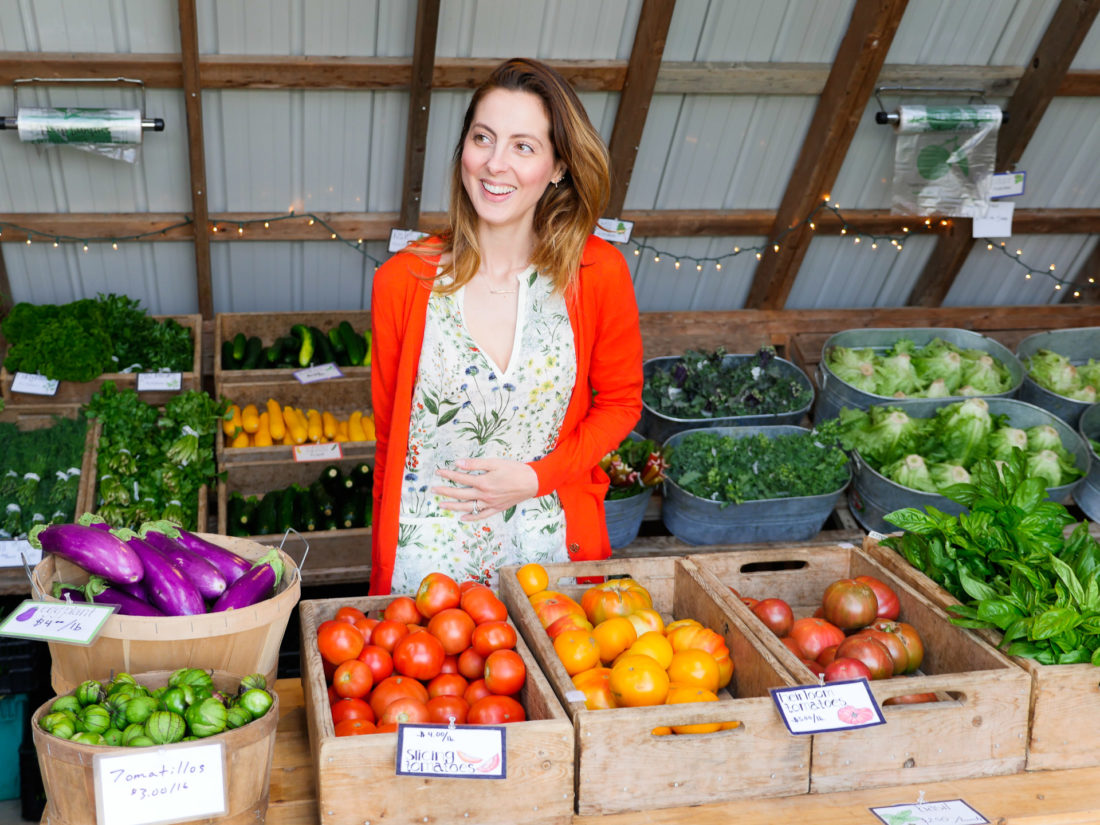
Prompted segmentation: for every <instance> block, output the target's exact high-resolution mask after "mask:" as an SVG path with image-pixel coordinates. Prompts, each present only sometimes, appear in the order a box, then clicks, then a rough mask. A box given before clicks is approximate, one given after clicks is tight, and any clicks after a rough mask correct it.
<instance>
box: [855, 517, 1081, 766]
mask: <svg viewBox="0 0 1100 825" xmlns="http://www.w3.org/2000/svg"><path fill="white" fill-rule="evenodd" d="M863 553H865V554H866V555H867V556H869V557H870V558H871V559H873V560H874V561H876V562H877V563H879V564H881V565H882V566H883V567H884V568H886V569H888V570H890V572H891V573H893V574H894V575H896V576H897V577H898V578H899V579H902V580H903V581H905V582H906V583H907V584H909V585H910V586H912V587H913V588H914V589H915V590H917V591H919V592H920V593H921V594H922V595H923V596H924V597H925V598H927V599H928V600H929V601H931V602H932V603H933V604H936V605H938V606H940V607H942V608H944V609H947V610H950V608H951V607H952V606H953V605H957V604H959V600H958V599H956V598H955V597H954V596H952V595H951V594H950V593H948V592H947V591H946V590H944V589H943V588H942V587H940V586H939V585H938V584H936V583H935V582H934V581H932V580H931V579H930V578H928V577H927V576H926V575H924V574H923V573H922V572H920V571H919V570H917V569H916V568H915V567H912V566H911V565H910V564H909V562H908V561H906V560H905V558H904V557H903V556H901V555H899V554H898V553H896V552H894V551H893V550H892V549H890V548H889V547H883V546H882V545H880V544H879V543H878V541H876V540H875V539H874V538H871V537H867V538H866V539H864V542H863ZM970 632H971V633H974V634H975V635H977V636H979V637H980V638H982V639H983V640H985V641H986V642H988V643H989V644H991V645H994V646H998V645H1000V643H1001V640H1002V638H1003V637H1002V634H1001V633H1000V631H997V630H972V631H970ZM1009 658H1010V659H1011V660H1012V661H1013V662H1015V663H1016V664H1017V665H1019V667H1020V668H1022V669H1023V670H1024V671H1025V672H1026V673H1027V674H1028V677H1029V678H1030V680H1031V707H1030V720H1029V725H1028V748H1027V769H1028V770H1029V771H1039V770H1061V769H1064V768H1085V767H1092V766H1094V765H1100V749H1098V748H1097V747H1096V742H1097V737H1100V690H1097V683H1098V682H1100V668H1097V667H1096V666H1094V665H1091V664H1088V663H1084V664H1077V665H1043V664H1039V663H1038V662H1036V661H1035V660H1034V659H1025V658H1023V657H1021V656H1011V657H1009Z"/></svg>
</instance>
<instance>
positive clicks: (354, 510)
mask: <svg viewBox="0 0 1100 825" xmlns="http://www.w3.org/2000/svg"><path fill="white" fill-rule="evenodd" d="M362 509H363V507H362V502H361V501H360V500H359V499H358V498H357V497H356V496H348V497H347V498H346V499H344V500H343V501H342V502H341V503H340V506H339V508H337V510H336V522H337V524H338V525H339V527H340V529H341V530H350V529H351V528H353V527H360V526H361V525H362V521H363V514H362Z"/></svg>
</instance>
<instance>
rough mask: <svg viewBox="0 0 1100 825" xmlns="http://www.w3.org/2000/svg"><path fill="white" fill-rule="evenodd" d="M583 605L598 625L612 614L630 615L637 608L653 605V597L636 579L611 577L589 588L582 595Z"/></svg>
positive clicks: (589, 618)
mask: <svg viewBox="0 0 1100 825" xmlns="http://www.w3.org/2000/svg"><path fill="white" fill-rule="evenodd" d="M581 607H582V608H583V609H584V614H585V615H586V616H587V617H588V620H589V621H590V622H592V624H594V625H597V624H599V623H600V622H602V621H604V620H605V619H610V618H611V617H612V616H629V615H630V614H631V613H633V612H634V611H635V610H641V609H642V608H650V607H653V599H652V598H651V597H650V595H649V591H648V590H646V589H645V588H644V587H642V585H640V584H638V582H636V581H634V579H611V580H610V581H606V582H602V583H600V584H595V585H592V587H590V588H588V589H587V590H586V591H585V592H584V595H583V596H581Z"/></svg>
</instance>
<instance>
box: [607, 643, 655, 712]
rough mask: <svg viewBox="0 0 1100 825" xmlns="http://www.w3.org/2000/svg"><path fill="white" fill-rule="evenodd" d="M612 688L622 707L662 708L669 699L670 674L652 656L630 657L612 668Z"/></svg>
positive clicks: (609, 682)
mask: <svg viewBox="0 0 1100 825" xmlns="http://www.w3.org/2000/svg"><path fill="white" fill-rule="evenodd" d="M608 685H609V687H610V688H611V695H612V696H613V697H615V704H616V705H618V706H619V707H623V708H637V707H646V706H649V705H660V704H662V703H663V702H664V701H665V697H666V696H667V695H668V674H667V673H665V669H664V668H663V667H661V665H660V664H659V663H658V662H657V660H656V659H654V658H652V657H651V656H643V655H641V654H626V655H624V656H622V657H621V658H620V659H619V660H618V661H617V662H616V663H615V666H614V667H612V668H611V676H610V677H609V678H608Z"/></svg>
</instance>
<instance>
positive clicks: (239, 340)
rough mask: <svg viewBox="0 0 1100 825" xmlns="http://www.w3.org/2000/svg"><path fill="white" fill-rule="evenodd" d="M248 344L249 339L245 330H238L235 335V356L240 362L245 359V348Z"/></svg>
mask: <svg viewBox="0 0 1100 825" xmlns="http://www.w3.org/2000/svg"><path fill="white" fill-rule="evenodd" d="M247 344H248V339H247V338H246V337H245V335H244V333H243V332H238V333H237V334H236V335H234V336H233V357H234V358H235V359H237V361H238V362H240V361H243V360H244V350H245V346H247Z"/></svg>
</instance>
